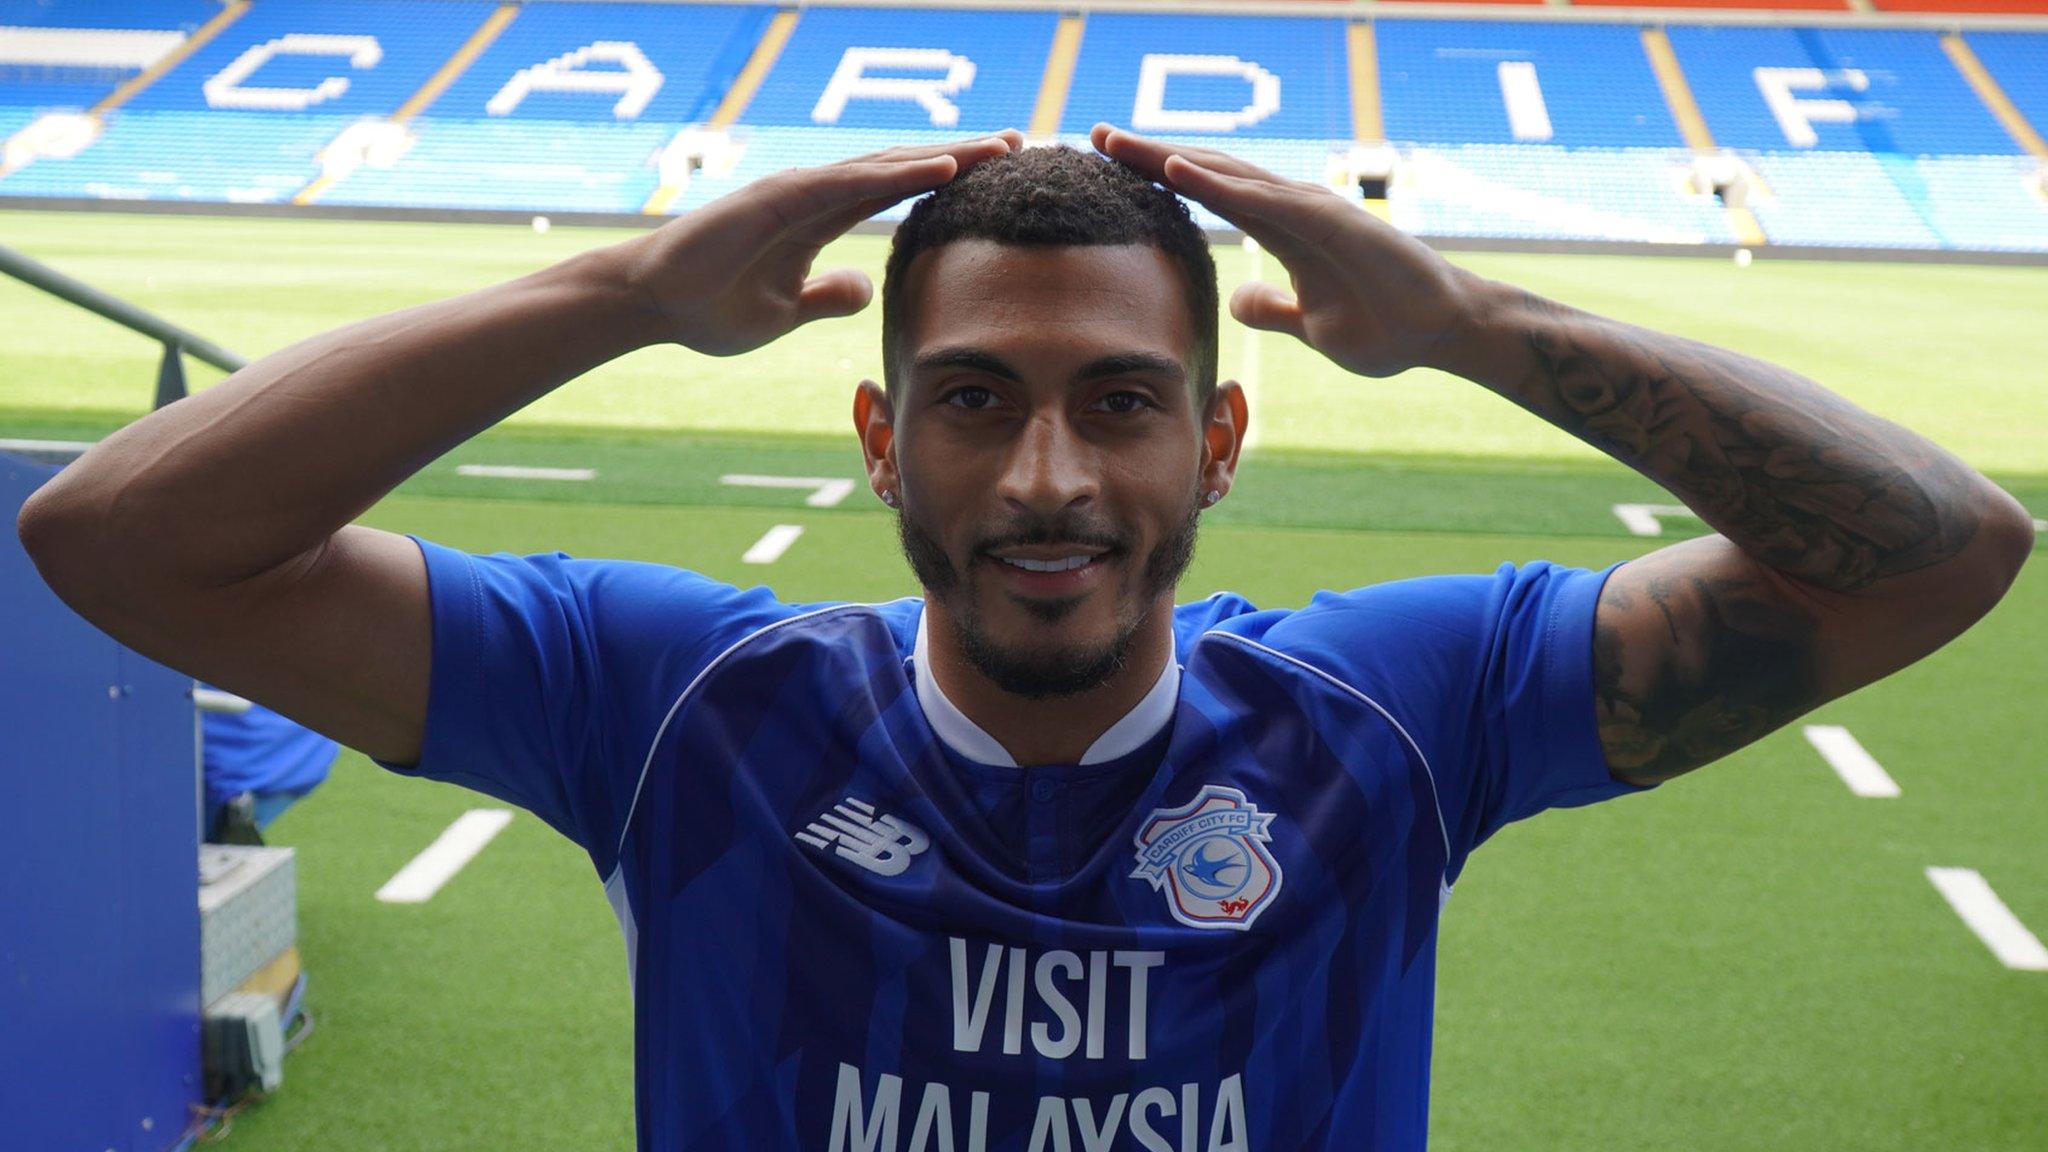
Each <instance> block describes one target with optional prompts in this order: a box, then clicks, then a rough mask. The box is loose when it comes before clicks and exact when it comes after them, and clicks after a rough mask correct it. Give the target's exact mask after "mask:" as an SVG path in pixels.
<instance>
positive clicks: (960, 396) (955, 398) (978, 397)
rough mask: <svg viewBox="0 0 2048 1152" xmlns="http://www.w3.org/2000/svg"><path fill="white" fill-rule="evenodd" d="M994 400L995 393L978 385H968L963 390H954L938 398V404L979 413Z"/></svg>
mask: <svg viewBox="0 0 2048 1152" xmlns="http://www.w3.org/2000/svg"><path fill="white" fill-rule="evenodd" d="M995 399H996V394H995V393H993V392H991V391H989V390H988V389H986V388H983V387H980V386H978V385H973V384H970V385H968V386H967V387H965V388H955V389H953V390H952V391H951V392H948V393H946V394H945V396H943V397H941V398H940V401H939V402H940V403H942V404H951V405H952V406H953V407H955V408H965V409H967V410H968V411H970V412H979V411H981V410H982V409H984V408H987V407H988V406H989V405H991V404H994V403H995Z"/></svg>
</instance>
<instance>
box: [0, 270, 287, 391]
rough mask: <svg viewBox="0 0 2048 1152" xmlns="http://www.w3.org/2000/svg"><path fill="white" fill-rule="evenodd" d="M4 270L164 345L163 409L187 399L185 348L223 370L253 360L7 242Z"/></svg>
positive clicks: (160, 388) (158, 387)
mask: <svg viewBox="0 0 2048 1152" xmlns="http://www.w3.org/2000/svg"><path fill="white" fill-rule="evenodd" d="M0 273H5V274H6V275H9V276H12V277H14V278H15V279H16V280H19V281H21V282H22V283H24V284H27V285H29V286H30V287H33V288H40V289H42V290H43V291H45V292H48V293H49V294H50V295H52V296H55V297H57V298H58V299H60V300H63V301H65V302H67V303H70V304H75V305H77V306H78V307H80V308H83V309H85V310H86V311H88V312H92V313H96V314H98V315H100V316H104V317H106V318H107V319H109V320H112V321H113V322H114V323H116V324H119V325H121V326H122V327H123V328H127V329H129V330H130V331H133V332H139V333H141V334H142V335H144V336H147V337H149V338H150V339H152V340H155V341H156V342H157V343H159V344H162V345H163V346H164V358H163V362H162V363H161V364H160V365H159V366H158V367H157V374H156V400H155V403H154V404H153V405H152V407H156V408H161V407H163V406H164V405H166V404H169V403H171V402H172V401H174V400H181V399H183V398H184V396H185V364H184V360H183V358H182V356H181V353H189V354H191V355H193V356H196V357H198V358H199V359H201V360H204V361H205V362H206V363H208V364H211V365H213V366H214V367H215V368H218V369H220V370H221V371H223V372H237V371H240V370H241V369H243V368H245V367H247V366H248V364H249V361H248V358H247V357H244V356H239V355H236V354H235V353H233V352H230V351H228V350H227V349H225V348H223V347H221V346H220V345H218V344H215V343H214V342H213V341H211V340H208V339H206V338H205V337H204V336H199V335H196V334H194V333H192V332H188V331H186V330H185V329H183V328H180V327H178V326H177V325H176V324H173V323H171V322H170V321H169V320H166V319H164V318H163V317H161V316H158V315H157V314H156V313H154V312H150V311H146V310H144V309H142V308H138V307H136V306H135V305H133V304H130V303H129V302H128V301H126V300H123V299H120V298H119V297H117V296H109V295H108V294H107V293H105V292H102V291H100V290H99V289H98V288H95V287H93V286H92V285H90V284H87V283H86V282H85V281H83V280H80V279H78V278H76V277H74V276H70V275H67V274H65V273H63V272H59V271H57V270H56V269H55V268H52V267H50V266H49V265H48V264H45V263H43V262H42V261H40V260H37V259H36V258H34V257H33V256H29V255H28V254H26V253H23V252H18V251H16V250H15V249H12V248H9V247H7V246H6V245H4V244H0Z"/></svg>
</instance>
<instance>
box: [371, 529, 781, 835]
mask: <svg viewBox="0 0 2048 1152" xmlns="http://www.w3.org/2000/svg"><path fill="white" fill-rule="evenodd" d="M411 539H412V540H413V541H414V542H415V543H416V544H417V545H418V546H419V549H420V552H421V554H422V555H423V556H424V557H425V558H426V564H427V582H428V585H429V590H430V594H431V598H432V603H433V666H432V674H431V678H430V686H429V689H428V697H427V719H426V731H425V734H424V742H423V744H422V747H421V750H420V758H419V762H418V763H416V764H398V763H393V762H391V761H386V760H377V761H376V763H377V764H378V765H380V766H381V767H384V768H387V769H389V770H391V771H393V772H397V773H400V774H402V775H406V776H419V777H424V778H427V779H431V780H441V781H445V782H447V783H450V784H457V785H460V786H462V787H464V788H469V789H472V790H474V791H477V792H481V793H484V794H485V795H488V796H492V797H495V798H497V799H500V800H503V801H505V802H507V803H510V804H514V805H517V806H518V807H520V808H524V809H526V810H527V811H529V812H531V813H533V814H534V815H536V816H538V817H540V818H541V819H542V820H544V821H546V822H547V823H548V824H549V825H550V826H552V827H553V828H555V829H556V830H557V831H559V832H560V833H561V834H562V835H564V836H566V837H568V838H569V839H570V840H572V841H574V842H575V843H576V844H577V845H578V846H580V847H582V848H583V849H584V850H585V851H586V852H588V853H589V854H590V856H591V860H592V862H593V863H594V864H595V865H596V866H597V870H598V874H599V875H607V874H609V873H610V871H611V869H612V865H613V863H614V862H615V860H614V858H615V855H616V852H617V850H618V843H619V838H620V835H621V833H622V831H623V829H624V827H625V820H626V815H627V812H628V811H629V810H630V808H631V806H632V803H633V794H634V792H635V790H636V789H637V787H638V785H639V779H640V771H641V768H642V765H643V763H644V761H645V758H646V755H647V750H648V748H649V747H650V746H651V745H652V743H653V741H654V738H655V736H656V733H657V731H658V729H659V728H660V725H661V723H662V721H663V719H664V717H665V716H666V714H667V711H668V709H669V707H670V706H671V705H672V704H673V703H674V701H675V700H676V698H677V697H678V696H680V695H681V694H682V691H683V689H684V688H685V687H686V686H687V685H688V684H689V682H690V681H691V680H692V679H693V678H695V676H696V675H697V673H698V672H700V671H702V670H703V669H704V668H705V667H706V666H708V665H709V664H710V663H711V662H712V661H713V660H714V659H716V658H717V656H718V654H719V653H721V652H723V651H724V650H725V649H726V648H727V647H729V646H731V645H732V644H733V643H735V642H737V641H738V640H739V639H740V638H742V637H744V636H746V635H748V634H750V633H752V632H754V631H757V630H758V629H760V628H763V627H766V626H767V625H768V624H771V623H773V622H775V621H776V620H779V619H784V618H786V617H788V616H790V615H794V614H796V612H797V611H799V610H798V609H796V608H794V607H792V606H790V605H787V604H784V603H782V602H781V601H778V600H777V599H775V597H774V596H773V594H771V593H770V592H769V591H768V590H767V589H765V588H754V589H748V590H742V589H739V588H735V587H733V586H731V585H729V584H723V583H720V582H718V581H715V580H710V579H707V578H706V577H703V576H699V575H697V574H695V573H692V572H687V571H684V570H682V569H679V568H672V567H668V566H665V565H660V564H645V563H638V562H628V561H618V560H578V559H573V558H571V557H570V556H568V555H566V554H564V553H561V552H555V553H550V554H537V555H530V556H515V555H513V554H511V553H507V552H500V553H495V554H492V555H475V554H471V553H467V552H462V551H458V550H456V549H453V548H448V547H444V546H442V545H439V544H435V543H433V542H432V541H428V540H422V539H420V538H419V537H418V536H413V537H411Z"/></svg>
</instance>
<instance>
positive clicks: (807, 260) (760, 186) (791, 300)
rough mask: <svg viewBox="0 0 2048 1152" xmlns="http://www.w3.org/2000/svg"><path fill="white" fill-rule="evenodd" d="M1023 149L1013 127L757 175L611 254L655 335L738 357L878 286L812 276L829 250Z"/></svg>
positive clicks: (836, 272)
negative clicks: (881, 215)
mask: <svg viewBox="0 0 2048 1152" xmlns="http://www.w3.org/2000/svg"><path fill="white" fill-rule="evenodd" d="M1022 147H1024V136H1023V134H1022V133H1020V132H1018V131H1016V130H1015V129H1009V130H1005V131H1003V132H1000V133H998V134H996V135H994V136H985V137H982V138H980V139H977V140H961V141H956V142H954V143H950V144H929V145H922V146H918V147H906V148H891V149H888V150H886V151H883V152H875V153H871V154H869V155H866V156H856V157H854V158H853V159H851V160H842V161H840V162H839V163H837V164H827V165H825V166H824V167H821V168H798V169H793V170H791V171H788V172H781V173H777V174H776V175H774V176H769V177H767V178H765V179H762V180H757V181H755V182H754V183H752V184H749V185H747V186H746V187H744V188H741V189H739V190H738V191H736V192H733V193H730V194H729V195H727V196H725V197H723V198H721V199H719V200H716V201H714V202H712V203H710V204H707V205H705V206H704V207H703V208H700V209H698V210H696V211H695V212H692V213H690V214H689V215H687V216H682V217H679V218H677V219H676V220H673V221H671V222H670V223H668V224H665V225H663V226H662V227H661V228H659V229H658V230H656V231H654V232H651V233H649V234H647V235H646V236H641V237H636V238H634V239H632V240H629V241H626V242H625V243H624V244H622V245H619V246H618V248H617V249H616V250H615V254H616V255H617V256H618V257H619V258H620V259H621V260H622V262H623V265H624V267H625V269H626V275H627V276H628V278H629V279H630V281H631V282H632V284H633V286H634V288H635V290H636V292H637V294H638V295H639V297H640V298H641V299H642V300H644V302H645V303H646V306H647V308H648V309H649V311H650V313H651V314H652V318H653V320H654V323H655V324H656V331H657V332H658V333H659V337H658V338H659V340H660V341H661V342H663V343H673V344H681V345H683V346H685V347H687V348H690V349H693V350H695V351H698V352H703V353H706V354H708V355H712V356H735V355H738V354H739V353H741V352H748V351H752V350H753V349H755V348H759V347H761V346H762V345H764V344H767V343H769V342H771V341H773V340H776V339H778V338H779V337H781V336H783V335H784V334H785V333H787V332H789V331H790V330H792V329H794V328H796V327H798V326H800V325H803V324H808V323H810V322H811V321H813V320H822V319H825V318H827V317H832V316H850V315H852V314H853V313H855V312H858V311H860V310H861V309H862V308H865V307H867V305H868V301H869V300H870V299H872V298H873V296H874V285H873V284H871V283H870V282H869V281H868V278H867V276H866V275H864V274H863V273H861V272H859V271H857V270H855V269H852V268H835V269H833V270H832V271H829V272H825V273H821V274H819V275H816V276H812V275H811V262H812V261H814V260H816V259H817V256H818V252H819V250H820V249H822V248H824V246H825V245H827V244H829V243H831V242H832V241H833V240H836V239H838V238H839V237H840V236H841V235H843V234H845V232H846V231H847V230H848V229H850V228H852V227H853V226H854V225H856V224H858V223H860V222H861V221H863V220H866V219H868V218H869V217H871V216H873V215H874V214H875V213H877V212H880V211H882V210H883V209H885V208H887V207H889V206H890V205H892V204H895V203H897V202H898V201H901V200H904V199H907V198H909V197H911V196H916V195H918V194H920V193H924V192H929V191H931V190H932V189H934V188H937V187H938V186H939V185H941V184H944V183H946V182H947V181H948V180H951V179H952V178H953V177H955V176H957V175H959V174H960V173H961V172H963V171H965V170H966V169H968V168H970V167H973V166H974V165H976V164H979V163H980V162H982V161H983V160H987V159H989V158H991V157H994V156H1001V155H1003V154H1005V153H1008V152H1012V151H1015V150H1017V149H1020V148H1022Z"/></svg>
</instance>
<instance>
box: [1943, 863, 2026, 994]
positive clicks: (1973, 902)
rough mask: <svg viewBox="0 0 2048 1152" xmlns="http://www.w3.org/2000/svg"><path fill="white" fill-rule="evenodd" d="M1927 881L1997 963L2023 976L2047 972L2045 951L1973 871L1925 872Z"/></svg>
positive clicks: (1945, 869)
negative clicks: (2014, 969)
mask: <svg viewBox="0 0 2048 1152" xmlns="http://www.w3.org/2000/svg"><path fill="white" fill-rule="evenodd" d="M1927 878H1928V879H1929V880H1932V881H1934V886H1935V888H1937V889H1939V890H1940V892H1941V895H1942V897H1943V898H1944V899H1946V900H1947V901H1948V904H1949V907H1951V908H1954V909H1955V910H1956V915H1958V916H1961V917H1962V918H1963V923H1964V924H1967V925H1969V928H1970V931H1972V932H1975V933H1976V934H1977V939H1979V940H1982V941H1983V942H1984V945H1985V947H1987V948H1989V949H1991V954H1992V955H1994V956H1996V957H1998V959H1999V962H2000V963H2002V964H2004V965H2005V966H2006V967H2007V968H2017V969H2020V970H2021V971H2024V972H2048V947H2043V946H2042V944H2041V940H2040V938H2039V937H2037V936H2035V935H2034V934H2033V933H2032V932H2029V931H2027V926H2026V925H2025V924H2022V923H2020V918H2019V917H2017V916H2015V915H2013V914H2012V909H2010V908H2007V907H2006V906H2005V901H2003V900H2000V899H1999V898H1998V893H1996V892H1993V891H1992V890H1991V885H1989V884H1987V883H1985V882H1984V877H1983V876H1981V875H1979V874H1978V873H1977V871H1976V869H1974V868H1929V869H1928V870H1927Z"/></svg>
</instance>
